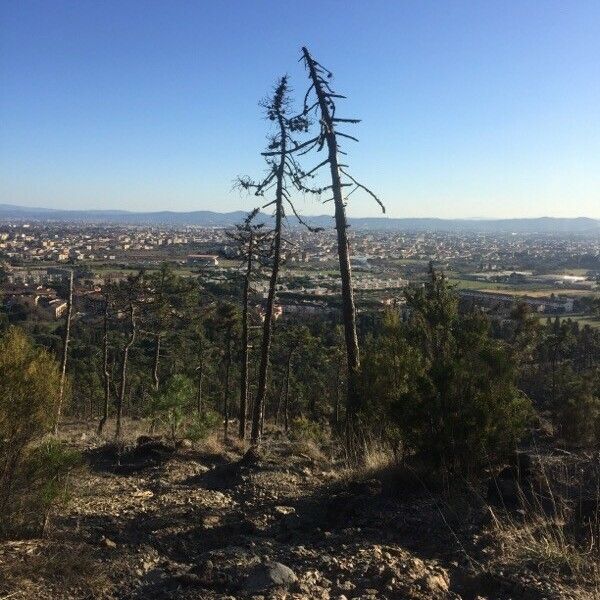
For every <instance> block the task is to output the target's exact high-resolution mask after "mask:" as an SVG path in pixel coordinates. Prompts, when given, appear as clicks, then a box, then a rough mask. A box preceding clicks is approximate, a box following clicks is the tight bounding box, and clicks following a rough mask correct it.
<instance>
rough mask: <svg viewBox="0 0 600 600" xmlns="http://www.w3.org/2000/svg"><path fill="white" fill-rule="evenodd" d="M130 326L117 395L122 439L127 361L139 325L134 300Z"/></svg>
mask: <svg viewBox="0 0 600 600" xmlns="http://www.w3.org/2000/svg"><path fill="white" fill-rule="evenodd" d="M129 327H130V334H129V339H128V340H127V343H126V344H125V348H124V349H123V362H122V363H121V385H120V388H119V395H118V397H117V423H116V427H115V438H116V439H120V437H121V433H122V418H123V403H124V401H125V391H126V389H127V388H126V385H127V363H128V360H129V350H130V348H131V346H133V343H134V342H135V336H136V333H137V326H136V322H135V306H134V304H133V302H132V301H130V302H129Z"/></svg>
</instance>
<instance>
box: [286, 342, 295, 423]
mask: <svg viewBox="0 0 600 600" xmlns="http://www.w3.org/2000/svg"><path fill="white" fill-rule="evenodd" d="M295 349H296V347H295V346H294V347H293V348H292V349H291V350H290V353H289V354H288V359H287V364H286V366H285V396H284V400H283V426H284V429H285V432H286V433H287V432H288V431H289V428H290V422H289V413H290V411H289V404H290V403H289V400H290V371H291V367H292V356H293V354H294V350H295Z"/></svg>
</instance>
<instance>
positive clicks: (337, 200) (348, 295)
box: [302, 48, 360, 448]
mask: <svg viewBox="0 0 600 600" xmlns="http://www.w3.org/2000/svg"><path fill="white" fill-rule="evenodd" d="M302 51H303V54H304V58H305V60H306V64H307V65H308V67H309V71H310V78H311V80H312V83H313V85H314V89H315V93H316V95H317V99H318V101H319V107H320V112H321V117H322V119H323V122H324V125H325V129H326V136H325V138H326V142H327V149H328V156H329V158H328V160H329V168H330V172H331V191H332V192H333V201H334V205H335V227H336V231H337V243H338V258H339V264H340V276H341V280H342V311H343V319H344V333H345V342H346V357H347V361H348V381H347V385H348V396H347V400H346V402H347V411H346V436H347V443H348V444H349V446H350V448H353V447H354V446H355V442H356V440H355V437H356V436H357V434H358V431H357V428H358V422H357V417H358V411H359V409H360V397H359V394H358V374H359V370H360V353H359V348H358V336H357V334H356V307H355V305H354V291H353V288H352V269H351V267H350V250H349V243H348V222H347V219H346V208H345V206H344V199H343V196H342V182H341V180H340V166H339V161H338V146H337V139H336V133H335V127H334V122H333V119H332V116H331V112H330V110H329V102H328V100H327V97H326V93H325V90H324V89H323V86H322V83H321V79H320V77H318V75H317V72H316V68H315V63H314V60H313V59H312V57H311V56H310V54H309V53H308V50H307V49H306V48H303V49H302Z"/></svg>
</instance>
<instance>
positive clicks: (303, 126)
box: [238, 76, 315, 444]
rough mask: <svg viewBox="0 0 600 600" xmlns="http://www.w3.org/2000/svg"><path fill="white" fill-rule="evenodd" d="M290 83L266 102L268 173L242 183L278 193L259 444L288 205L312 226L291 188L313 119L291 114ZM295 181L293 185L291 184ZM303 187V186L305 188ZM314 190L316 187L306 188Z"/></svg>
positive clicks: (256, 417) (257, 413)
mask: <svg viewBox="0 0 600 600" xmlns="http://www.w3.org/2000/svg"><path fill="white" fill-rule="evenodd" d="M288 92H289V85H288V78H287V76H284V77H282V78H281V79H280V80H279V83H278V84H277V87H276V88H275V92H274V93H273V97H272V98H271V99H269V100H268V101H265V102H263V104H262V105H263V107H264V109H265V111H266V113H267V118H268V119H269V120H270V121H272V122H273V123H274V124H275V133H274V134H273V135H272V136H271V137H270V138H269V144H268V148H267V150H266V151H265V152H263V153H262V155H263V156H264V157H265V160H266V162H267V166H268V174H267V176H266V177H265V178H264V179H262V180H260V181H254V180H252V179H248V178H243V179H240V180H239V182H238V183H239V186H240V187H241V188H243V189H246V190H249V191H253V192H254V194H255V195H256V196H260V197H266V196H268V195H269V194H270V193H272V192H274V197H273V199H272V200H270V201H269V202H267V203H266V204H265V205H264V206H263V208H269V207H273V208H274V213H275V214H274V216H275V225H274V227H273V237H272V247H271V275H270V277H269V291H268V293H267V303H266V307H265V318H264V322H263V332H262V342H261V354H260V365H259V370H258V385H257V390H256V398H255V401H254V406H253V414H252V433H251V441H252V443H253V444H258V443H259V442H260V437H261V424H262V422H263V415H264V410H265V397H266V393H267V378H268V370H269V359H270V352H271V338H272V335H273V314H274V308H275V295H276V289H277V281H278V279H279V270H280V267H281V261H282V245H283V242H284V239H283V224H284V219H285V217H286V212H285V211H286V207H287V208H289V209H290V210H291V212H292V213H293V214H294V216H295V217H296V219H297V220H298V221H299V222H300V223H301V224H302V225H305V226H306V227H308V228H309V229H311V230H315V229H313V228H311V227H310V226H309V225H308V224H307V223H305V221H304V220H303V219H302V217H301V216H300V215H299V214H298V212H297V211H296V208H295V207H294V204H293V202H292V198H291V195H290V194H291V189H292V188H293V187H296V188H297V189H299V187H302V186H301V174H302V170H301V169H300V167H299V165H298V163H297V161H296V158H295V154H296V153H299V152H301V151H302V149H303V147H304V144H301V143H299V142H297V141H296V140H295V139H294V138H293V134H294V133H295V132H306V131H308V125H309V121H308V118H307V117H306V115H304V114H300V115H290V114H289V112H290V101H289V98H288ZM290 184H291V185H290ZM302 189H303V188H302ZM306 191H312V190H306Z"/></svg>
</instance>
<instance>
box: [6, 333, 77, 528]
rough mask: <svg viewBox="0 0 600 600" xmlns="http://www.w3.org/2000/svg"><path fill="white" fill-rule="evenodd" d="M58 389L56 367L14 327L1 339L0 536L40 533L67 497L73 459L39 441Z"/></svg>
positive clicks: (47, 427)
mask: <svg viewBox="0 0 600 600" xmlns="http://www.w3.org/2000/svg"><path fill="white" fill-rule="evenodd" d="M59 390H60V372H59V368H58V364H57V362H56V361H55V360H54V359H53V357H52V356H51V355H50V354H48V353H47V352H45V351H44V350H40V349H39V348H36V347H35V346H33V344H32V343H31V342H30V341H29V339H28V338H27V336H26V335H25V334H24V333H23V332H22V331H21V330H19V329H17V328H15V327H10V328H9V329H8V330H7V332H6V333H5V334H4V336H2V338H1V339H0V536H7V535H16V534H19V533H34V532H37V531H39V529H40V528H41V527H43V525H44V523H45V521H46V517H47V514H48V511H49V510H50V508H51V507H52V506H53V505H54V503H55V502H57V501H59V500H60V499H61V498H62V496H63V492H64V491H65V482H66V480H67V475H68V473H69V472H70V471H71V469H72V467H73V465H74V463H75V462H76V458H75V455H74V454H73V453H72V452H70V451H68V450H66V449H64V448H63V447H62V446H61V445H60V444H59V443H58V442H56V441H45V442H41V440H42V439H43V437H44V435H45V434H46V433H48V432H49V431H50V428H51V426H52V423H53V420H54V416H55V414H56V407H57V403H58V398H59V393H60V391H59Z"/></svg>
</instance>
